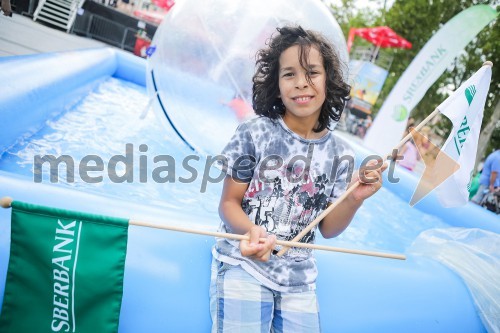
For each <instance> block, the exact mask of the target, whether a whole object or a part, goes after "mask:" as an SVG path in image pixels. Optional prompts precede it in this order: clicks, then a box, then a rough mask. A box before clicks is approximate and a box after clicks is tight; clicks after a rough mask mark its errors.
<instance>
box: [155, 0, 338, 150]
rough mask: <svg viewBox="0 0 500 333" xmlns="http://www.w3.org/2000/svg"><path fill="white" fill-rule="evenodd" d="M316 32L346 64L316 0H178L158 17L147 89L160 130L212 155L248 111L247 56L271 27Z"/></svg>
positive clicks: (251, 58)
mask: <svg viewBox="0 0 500 333" xmlns="http://www.w3.org/2000/svg"><path fill="white" fill-rule="evenodd" d="M289 24H293V25H300V26H302V27H303V28H305V29H311V30H316V31H319V32H321V33H323V34H324V35H325V36H326V37H327V38H329V39H330V40H331V41H332V42H333V43H334V45H335V46H336V48H337V50H338V52H339V56H340V58H341V60H342V61H343V62H344V63H345V64H347V63H348V54H347V47H346V43H345V38H344V36H343V34H342V31H341V29H340V27H339V25H338V23H337V22H336V21H335V19H334V17H333V15H332V13H331V12H330V10H329V9H328V8H327V7H326V5H325V4H323V3H322V2H321V1H319V0H272V1H269V0H251V1H248V0H204V1H198V0H182V1H179V2H178V3H176V4H175V5H174V6H173V8H172V9H171V10H170V12H169V13H168V14H167V15H166V16H165V18H164V20H163V22H162V23H161V25H160V26H159V28H158V30H157V32H156V34H155V36H154V38H153V41H152V44H151V46H152V49H153V50H154V52H153V53H152V55H151V56H150V57H149V59H148V73H147V86H148V92H149V94H150V96H151V98H152V100H153V101H152V103H153V105H154V110H155V113H156V115H157V116H158V118H159V120H160V121H161V122H163V123H164V126H167V127H171V128H173V129H174V131H175V132H176V134H177V135H178V136H179V137H180V138H181V140H183V141H184V142H185V143H186V144H187V145H188V146H189V147H190V148H192V149H193V150H194V151H196V152H197V153H200V154H206V155H215V154H218V153H219V152H220V151H221V149H222V148H223V147H224V146H225V144H226V143H227V142H228V140H229V139H230V138H231V136H232V134H233V133H234V130H235V129H236V127H237V125H238V124H239V123H240V122H242V121H244V120H246V119H247V118H249V117H252V116H254V114H253V110H252V107H251V95H252V76H253V74H254V69H255V59H256V58H255V56H256V53H257V51H258V50H259V49H261V48H263V47H265V45H266V41H268V40H269V38H270V37H271V35H272V34H276V33H277V31H276V28H277V27H281V26H284V25H289Z"/></svg>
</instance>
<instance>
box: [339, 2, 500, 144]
mask: <svg viewBox="0 0 500 333" xmlns="http://www.w3.org/2000/svg"><path fill="white" fill-rule="evenodd" d="M499 3H500V1H498V0H489V1H486V0H485V1H478V0H411V1H408V0H396V1H395V2H394V4H393V6H392V7H391V8H390V9H388V10H387V12H386V13H383V12H378V13H377V12H375V13H370V12H368V10H367V9H361V10H355V9H354V7H353V0H344V1H343V6H342V8H339V7H341V6H339V7H332V8H333V11H332V12H333V15H334V16H335V18H336V19H337V21H338V22H339V24H340V26H341V27H342V30H343V31H344V34H345V36H348V31H349V28H351V27H356V28H359V27H368V26H378V25H387V26H389V27H391V28H392V29H393V30H394V31H395V32H396V33H398V34H399V35H401V36H403V37H404V38H405V39H407V40H409V41H410V42H411V43H412V44H413V48H412V49H410V50H406V49H387V50H385V52H389V53H390V54H392V55H394V60H393V62H392V66H391V68H390V71H389V75H388V77H387V80H386V82H385V84H384V87H383V89H382V91H381V93H380V95H379V98H378V100H377V103H376V105H375V107H374V113H375V115H376V112H377V111H378V110H379V109H380V107H381V106H382V104H383V102H384V100H385V99H386V98H387V96H388V94H389V93H390V91H391V90H392V88H393V87H394V85H395V84H396V82H397V81H398V79H399V78H400V77H401V75H402V74H403V72H404V71H405V70H406V68H407V67H408V66H409V65H410V63H411V61H412V60H413V59H414V58H415V56H416V55H417V54H418V53H419V52H420V50H421V49H422V48H423V46H424V45H425V44H426V43H427V41H428V40H429V39H430V38H431V37H432V35H433V34H435V33H436V32H437V31H438V30H439V29H440V28H441V27H442V26H443V25H444V24H446V22H448V21H449V20H450V19H451V18H452V17H454V16H455V15H457V14H458V13H460V12H461V11H462V10H465V9H467V8H469V7H471V6H473V5H477V4H488V5H490V6H492V7H494V8H496V10H497V11H498V10H499V9H500V8H499V7H500V6H499ZM360 40H361V39H360V38H356V39H355V45H356V43H360ZM358 45H359V44H358ZM486 60H490V61H492V62H493V64H494V66H493V73H492V80H491V86H490V93H489V96H488V99H487V101H486V106H485V111H484V119H483V125H482V126H483V128H484V126H485V125H486V124H487V123H488V122H489V121H490V118H491V115H492V113H493V110H494V108H495V105H496V104H497V103H499V102H500V20H499V19H497V20H495V21H493V22H492V23H491V24H490V25H489V26H487V27H485V28H484V29H483V30H482V31H481V32H480V33H479V34H478V36H477V37H476V38H475V39H474V40H473V41H472V42H471V43H469V45H468V46H467V47H466V48H465V50H464V51H463V52H462V53H461V54H460V56H459V57H457V59H456V60H455V62H454V64H453V65H452V66H450V67H449V68H448V69H447V71H445V73H443V75H441V77H440V78H439V79H438V80H437V81H436V82H435V83H434V84H433V85H432V86H431V87H430V88H429V90H428V91H427V93H426V95H425V96H424V98H423V99H422V100H421V101H420V102H419V103H418V105H417V106H416V107H415V109H414V110H413V111H412V117H414V118H415V120H416V122H417V123H418V122H419V121H421V120H423V119H424V118H425V117H426V116H427V115H429V114H430V113H431V112H432V111H433V110H434V109H435V108H436V106H438V105H439V104H440V103H441V102H442V101H443V100H444V99H446V97H447V96H448V92H449V91H450V90H455V89H456V88H458V87H459V86H460V85H461V84H462V83H463V82H464V81H466V80H467V79H468V78H469V77H470V76H471V75H472V74H473V73H474V72H476V71H477V70H478V69H479V68H480V67H481V65H482V64H483V62H484V61H486ZM443 118H444V117H443ZM436 127H437V128H435V130H436V132H437V133H442V134H443V135H444V134H446V132H447V131H449V128H450V124H449V121H447V119H445V120H444V121H440V122H439V123H438V124H437V125H436ZM495 147H496V148H499V147H500V127H499V126H497V127H496V129H495V131H494V132H493V135H492V137H491V139H490V142H489V147H488V149H487V151H486V153H488V152H489V151H491V150H493V149H494V148H495Z"/></svg>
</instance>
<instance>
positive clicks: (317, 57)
mask: <svg viewBox="0 0 500 333" xmlns="http://www.w3.org/2000/svg"><path fill="white" fill-rule="evenodd" d="M299 52H300V46H298V45H294V46H291V47H289V48H288V49H286V50H285V51H283V53H281V56H280V70H279V90H280V97H281V100H282V101H283V104H284V105H285V116H284V119H285V122H289V121H291V122H292V123H295V122H300V123H302V124H303V125H306V124H307V127H310V128H311V130H312V129H313V128H315V127H316V123H317V121H318V117H319V114H320V112H321V107H322V106H323V103H324V102H325V98H326V91H325V90H326V89H325V82H326V75H325V68H324V66H323V58H322V57H321V54H320V52H319V51H318V49H317V48H316V47H315V46H314V45H313V46H311V47H310V49H309V54H308V55H307V64H305V63H304V66H307V67H308V68H307V69H306V68H304V67H302V65H301V64H300V60H299V56H300V53H299ZM308 76H309V78H308Z"/></svg>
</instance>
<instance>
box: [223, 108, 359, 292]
mask: <svg viewBox="0 0 500 333" xmlns="http://www.w3.org/2000/svg"><path fill="white" fill-rule="evenodd" d="M222 155H224V156H225V157H226V158H227V165H225V166H224V168H225V169H226V170H227V173H228V174H229V175H231V176H232V177H233V178H235V179H238V180H240V181H244V182H247V183H249V186H248V189H247V191H246V193H245V195H244V197H243V201H242V203H241V206H242V208H243V211H244V212H245V213H246V214H247V215H248V217H249V218H250V220H251V221H252V222H254V223H255V224H256V225H259V226H262V227H264V228H265V229H266V230H267V232H268V233H270V234H275V235H276V238H277V239H278V240H292V239H293V238H294V237H295V236H296V235H297V234H298V233H300V232H301V231H302V230H303V229H304V228H305V227H306V226H307V225H308V224H309V223H310V222H312V221H313V220H314V219H315V218H316V216H317V215H319V214H320V213H321V212H322V211H323V210H324V209H325V208H326V207H327V205H328V203H330V202H333V201H335V199H337V198H338V197H339V196H340V195H341V194H342V193H343V192H344V191H345V190H346V188H347V185H348V181H349V180H350V179H348V176H350V175H351V172H352V168H353V166H354V154H353V152H352V150H351V148H350V147H349V146H348V144H347V143H346V142H344V141H343V140H341V139H338V138H336V137H334V136H333V133H332V132H331V131H328V132H327V134H325V135H324V136H323V137H321V138H320V139H313V140H308V139H304V138H302V137H300V136H299V135H298V134H296V133H294V132H292V131H291V130H290V129H289V128H288V127H287V126H286V124H285V123H284V122H283V120H282V119H281V118H279V119H277V120H271V119H269V118H267V117H259V118H254V119H252V120H249V121H247V122H245V123H242V124H241V125H240V126H239V127H238V129H237V130H236V133H235V134H234V136H233V138H232V139H231V141H230V142H229V144H228V145H227V146H226V147H225V148H224V150H223V152H222ZM221 231H222V232H230V233H231V232H232V230H230V228H229V227H228V226H226V225H225V224H224V223H221ZM315 234H316V228H315V229H313V230H311V231H310V232H309V233H308V234H306V235H305V236H304V238H303V239H302V240H301V242H305V243H314V239H315ZM276 249H277V250H279V246H278V247H277V248H276ZM213 255H214V257H215V258H216V259H218V260H220V261H223V262H226V263H229V264H232V265H241V266H242V268H243V269H245V270H246V271H247V272H248V273H250V274H251V275H252V276H254V277H255V278H256V279H257V280H259V281H260V282H261V283H263V284H264V285H265V286H267V287H269V288H272V289H274V290H278V291H283V292H302V291H308V290H313V289H315V281H316V276H317V269H316V262H315V260H314V257H313V256H312V251H311V250H310V249H303V248H292V249H289V250H288V251H287V252H286V253H285V255H284V256H283V257H278V256H275V255H271V258H270V260H269V261H267V262H260V261H254V260H252V259H250V258H247V257H243V256H242V255H241V252H240V249H239V242H238V241H232V240H226V239H218V240H217V242H216V245H215V247H214V249H213Z"/></svg>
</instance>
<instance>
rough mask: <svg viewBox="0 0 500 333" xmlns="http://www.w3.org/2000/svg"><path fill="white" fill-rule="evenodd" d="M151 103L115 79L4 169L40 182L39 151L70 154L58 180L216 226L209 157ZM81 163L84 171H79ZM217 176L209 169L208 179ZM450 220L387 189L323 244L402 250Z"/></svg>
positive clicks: (23, 146) (16, 152) (45, 176)
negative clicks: (150, 106) (168, 123)
mask: <svg viewBox="0 0 500 333" xmlns="http://www.w3.org/2000/svg"><path fill="white" fill-rule="evenodd" d="M147 104H148V95H147V93H146V90H145V88H144V87H140V86H137V85H135V84H132V83H130V82H126V81H121V80H118V79H115V78H110V79H108V80H106V81H105V82H103V83H102V84H100V85H99V86H98V87H97V88H96V89H95V90H94V91H92V92H90V93H89V94H88V95H87V96H84V97H83V98H82V100H81V101H80V102H79V103H77V104H76V105H75V106H74V107H73V108H72V109H71V110H69V111H67V112H64V113H62V114H61V115H59V116H58V117H57V118H55V119H51V120H49V121H47V123H46V126H45V127H44V128H43V129H41V130H40V131H39V132H38V133H37V134H36V135H34V136H32V137H30V138H29V139H27V140H24V141H21V142H19V143H18V144H17V145H16V146H14V147H12V148H11V149H10V150H8V151H6V152H5V153H4V154H3V155H2V156H1V157H0V170H3V171H7V172H12V173H15V174H19V175H22V176H24V177H27V178H30V179H32V180H33V181H35V178H36V177H35V175H34V159H35V156H37V155H38V156H40V157H42V156H46V155H53V156H55V157H61V156H63V155H67V157H66V160H69V161H73V162H74V166H73V167H71V165H70V166H69V167H68V168H69V169H73V170H74V181H68V180H70V179H67V177H66V175H67V174H66V171H67V170H66V168H65V164H64V163H61V164H60V167H59V171H58V172H57V175H58V177H59V178H58V181H57V182H56V183H55V186H69V187H73V188H76V189H79V190H82V191H86V192H93V193H97V194H99V195H105V196H110V197H115V198H120V199H123V200H129V201H134V202H145V203H148V204H152V205H157V206H161V207H164V208H167V209H170V210H176V211H179V210H180V211H184V212H186V214H188V213H189V214H203V215H205V216H209V217H210V218H211V219H213V221H214V222H213V227H214V228H215V227H216V226H217V225H218V223H219V218H218V215H217V205H218V200H219V195H220V191H221V185H222V184H221V183H220V182H215V183H211V182H208V181H207V177H205V181H204V177H203V176H202V175H203V174H204V173H206V172H205V164H206V158H205V157H203V156H198V155H196V154H195V153H194V152H193V151H192V150H190V149H189V148H188V147H187V145H186V144H185V143H184V142H182V141H181V140H180V139H179V138H178V136H177V135H176V134H175V132H174V131H173V130H171V129H169V128H165V127H164V126H162V125H161V124H160V123H159V122H158V120H157V118H156V117H155V115H154V113H153V112H149V113H148V114H147V115H146V117H145V118H143V119H142V118H141V114H142V112H143V110H144V109H145V107H146V105H147ZM214 135H217V133H214ZM127 147H128V149H129V152H128V153H127ZM117 155H120V156H118V157H116V156H117ZM120 159H121V160H127V161H128V164H129V168H128V170H127V167H126V166H125V163H123V162H117V161H118V160H120ZM82 161H84V162H85V161H86V162H85V163H81V162H82ZM183 163H187V164H188V166H187V167H186V165H183ZM83 164H85V165H87V171H86V172H82V171H85V170H82V168H81V166H82V165H83ZM91 169H95V170H94V171H92V170H91ZM41 171H42V173H41V175H40V176H41V178H40V179H38V181H41V182H43V183H47V184H48V183H50V182H51V179H50V176H51V175H50V168H49V163H44V164H43V167H42V168H41ZM195 173H196V174H197V176H196V177H194V175H195ZM218 174H219V173H218V170H216V169H212V170H211V172H210V177H211V179H214V178H216V177H217V176H218ZM54 176H55V174H54ZM100 177H102V180H101V179H100ZM193 178H194V181H191V179H193ZM203 189H204V191H203ZM388 202H390V203H391V204H390V205H388V204H387V203H388ZM447 226H448V225H447V224H446V223H445V222H444V221H442V220H441V219H439V218H437V217H434V216H431V215H426V214H424V213H422V212H420V211H419V210H417V209H412V208H410V207H409V205H408V203H407V202H404V201H402V200H401V199H400V198H399V197H398V196H396V195H395V194H393V193H392V192H390V191H389V190H387V189H385V188H382V190H380V191H379V193H377V194H376V195H375V196H374V197H372V198H371V199H369V200H367V201H366V202H365V203H364V204H363V206H362V207H361V208H360V210H359V211H358V213H357V214H356V216H355V218H354V220H353V222H352V223H351V225H350V227H349V228H348V229H347V230H346V231H345V232H344V233H343V234H342V235H340V236H339V237H337V238H336V239H334V240H328V241H325V240H322V239H320V240H318V242H319V243H325V242H328V244H329V245H332V246H344V247H349V248H363V249H380V250H388V251H395V252H404V251H405V249H407V248H408V247H409V246H410V245H411V242H412V241H413V240H414V239H415V237H416V236H417V235H418V234H419V233H420V232H422V231H424V230H427V229H429V228H435V227H447Z"/></svg>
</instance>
